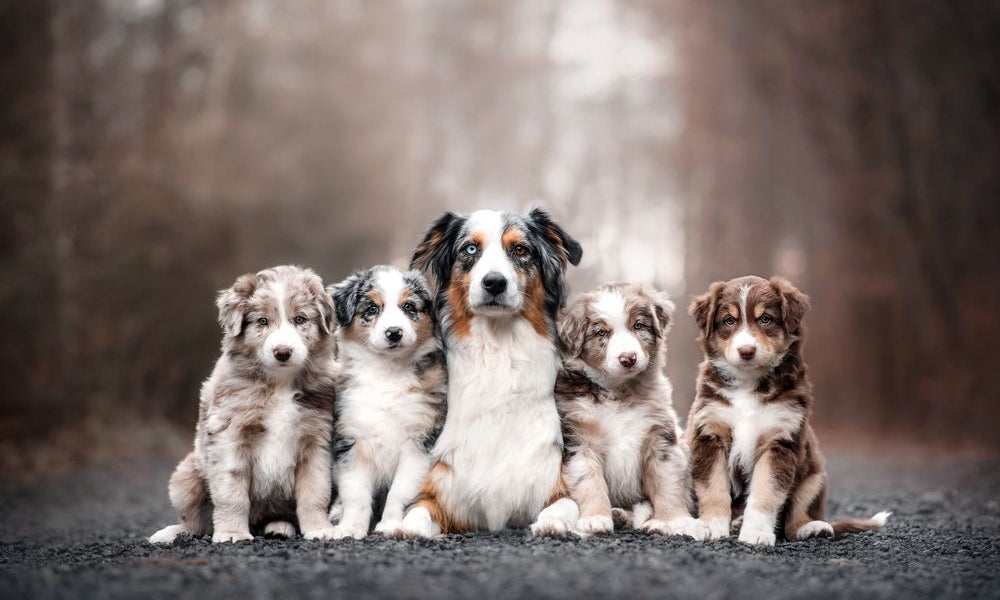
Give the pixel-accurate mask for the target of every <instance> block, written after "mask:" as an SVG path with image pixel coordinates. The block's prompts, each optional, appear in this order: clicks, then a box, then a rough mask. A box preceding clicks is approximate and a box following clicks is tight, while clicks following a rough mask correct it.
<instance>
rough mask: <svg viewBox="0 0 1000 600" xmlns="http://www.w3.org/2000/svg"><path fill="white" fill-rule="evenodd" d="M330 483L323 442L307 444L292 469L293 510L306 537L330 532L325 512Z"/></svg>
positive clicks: (321, 537)
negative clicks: (293, 472) (293, 484)
mask: <svg viewBox="0 0 1000 600" xmlns="http://www.w3.org/2000/svg"><path fill="white" fill-rule="evenodd" d="M332 487H333V481H332V477H331V473H330V453H329V451H328V450H327V449H326V447H325V445H320V444H314V445H311V446H309V447H308V448H306V449H305V450H304V451H303V453H302V459H301V460H300V462H299V464H298V465H296V469H295V512H296V516H298V518H299V529H301V530H302V537H304V538H306V539H307V540H328V539H331V538H332V537H333V535H334V529H333V526H332V525H331V524H330V519H329V518H328V517H327V515H326V511H327V508H328V507H329V506H330V490H331V488H332Z"/></svg>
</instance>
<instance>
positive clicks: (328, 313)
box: [306, 269, 334, 334]
mask: <svg viewBox="0 0 1000 600" xmlns="http://www.w3.org/2000/svg"><path fill="white" fill-rule="evenodd" d="M306 271H307V273H308V274H309V284H308V285H309V292H310V293H311V294H312V296H313V300H314V302H315V303H316V310H317V311H319V323H320V327H321V328H322V329H323V332H324V333H327V334H331V333H333V327H334V325H333V312H334V308H333V298H331V297H330V294H329V293H328V292H327V291H326V289H324V288H323V280H322V279H320V277H319V275H317V274H316V273H314V272H313V271H312V270H311V269H306Z"/></svg>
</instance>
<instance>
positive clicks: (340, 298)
mask: <svg viewBox="0 0 1000 600" xmlns="http://www.w3.org/2000/svg"><path fill="white" fill-rule="evenodd" d="M369 274H370V271H358V272H357V273H355V274H353V275H351V276H350V277H348V278H347V279H345V280H343V281H341V282H340V283H338V284H336V285H331V286H329V287H328V288H326V291H327V292H329V293H330V298H332V299H333V308H334V312H335V313H336V315H337V322H339V323H340V325H341V326H343V327H347V326H348V325H350V323H351V319H353V318H354V313H355V312H356V311H357V310H358V302H360V301H361V285H362V284H363V283H364V282H365V280H367V279H368V276H369Z"/></svg>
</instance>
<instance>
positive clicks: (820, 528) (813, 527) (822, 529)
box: [795, 521, 833, 540]
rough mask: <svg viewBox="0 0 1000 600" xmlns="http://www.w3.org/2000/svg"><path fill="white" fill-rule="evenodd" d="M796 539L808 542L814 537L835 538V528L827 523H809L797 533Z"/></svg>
mask: <svg viewBox="0 0 1000 600" xmlns="http://www.w3.org/2000/svg"><path fill="white" fill-rule="evenodd" d="M795 537H796V538H798V539H800V540H807V539H809V538H814V537H830V538H832V537H833V526H832V525H830V524H829V523H827V522H826V521H809V522H808V523H806V524H805V525H803V526H802V527H799V530H798V531H796V532H795Z"/></svg>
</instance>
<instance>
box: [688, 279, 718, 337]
mask: <svg viewBox="0 0 1000 600" xmlns="http://www.w3.org/2000/svg"><path fill="white" fill-rule="evenodd" d="M725 287H726V284H725V282H722V281H716V282H715V283H713V284H712V285H710V286H708V291H707V292H705V293H704V294H702V295H701V296H696V297H695V299H694V301H692V302H691V306H689V307H688V312H689V313H691V316H692V317H694V320H695V323H697V324H698V329H700V330H701V335H702V337H703V338H705V339H708V337H709V336H710V335H712V326H713V325H714V323H715V309H716V308H718V305H719V294H721V293H722V290H723V288H725Z"/></svg>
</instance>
